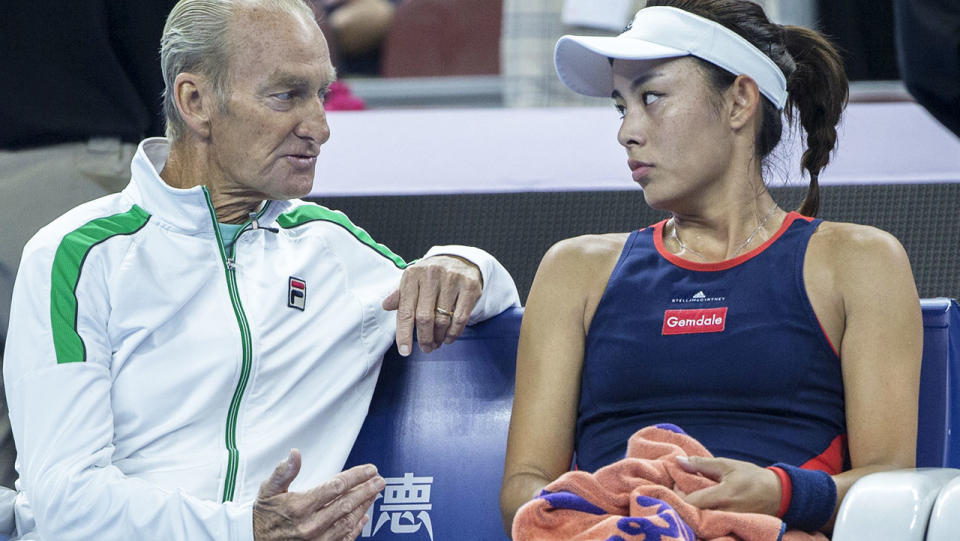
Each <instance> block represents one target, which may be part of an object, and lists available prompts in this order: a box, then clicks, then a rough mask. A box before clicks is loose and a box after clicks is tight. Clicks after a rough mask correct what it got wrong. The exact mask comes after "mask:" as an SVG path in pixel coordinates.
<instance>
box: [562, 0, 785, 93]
mask: <svg viewBox="0 0 960 541" xmlns="http://www.w3.org/2000/svg"><path fill="white" fill-rule="evenodd" d="M687 55H693V56H696V57H697V58H701V59H703V60H706V61H707V62H710V63H711V64H714V65H716V66H718V67H720V68H723V69H725V70H727V71H728V72H730V73H732V74H734V75H746V76H748V77H750V78H751V79H753V80H754V81H756V83H757V86H758V87H759V88H760V92H761V93H762V94H763V95H764V96H766V97H767V98H768V99H769V100H770V101H771V102H773V104H774V105H776V106H777V109H783V106H784V105H785V104H786V103H787V79H786V77H784V75H783V72H782V71H781V70H780V68H778V67H777V65H776V64H775V63H774V62H773V60H771V59H770V57H769V56H767V55H765V54H763V53H762V52H760V49H757V48H756V47H754V46H753V45H752V44H751V43H750V42H749V41H747V40H746V39H744V38H742V37H741V36H740V35H739V34H737V33H736V32H734V31H732V30H730V29H728V28H726V27H725V26H723V25H721V24H719V23H715V22H713V21H711V20H709V19H704V18H703V17H700V16H697V15H694V14H692V13H690V12H687V11H684V10H682V9H677V8H672V7H666V6H653V7H648V8H644V9H641V10H640V11H638V12H637V14H636V16H634V18H633V23H632V26H631V27H630V28H629V29H628V30H627V31H626V32H624V33H622V34H620V35H619V36H617V37H598V36H563V37H562V38H560V41H558V42H557V47H556V49H555V50H554V59H553V61H554V65H555V66H556V68H557V75H558V76H559V77H560V80H561V81H563V84H565V85H567V87H568V88H570V90H573V91H574V92H577V93H579V94H585V95H587V96H598V97H605V96H610V95H611V94H612V93H613V68H612V67H611V66H610V61H609V60H608V59H610V58H618V59H623V60H654V59H659V58H675V57H679V56H687Z"/></svg>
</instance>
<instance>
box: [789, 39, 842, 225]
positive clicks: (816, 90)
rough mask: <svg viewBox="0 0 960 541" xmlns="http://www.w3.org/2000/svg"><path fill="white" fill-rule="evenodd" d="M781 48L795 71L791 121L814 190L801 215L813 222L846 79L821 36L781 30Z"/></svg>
mask: <svg viewBox="0 0 960 541" xmlns="http://www.w3.org/2000/svg"><path fill="white" fill-rule="evenodd" d="M782 28H783V44H784V46H785V47H786V49H787V52H788V53H789V54H790V56H791V57H793V61H794V63H795V64H796V69H795V70H794V71H793V73H791V74H789V76H788V78H787V93H788V97H787V105H786V107H785V109H784V112H785V113H786V116H787V120H788V121H789V122H790V123H791V124H793V121H794V118H795V115H798V116H799V120H800V125H801V126H802V127H803V131H804V132H805V133H806V134H807V148H806V150H804V152H803V157H802V158H801V160H800V165H801V167H802V168H803V169H806V170H807V173H808V174H809V175H810V186H809V187H808V188H807V194H806V196H805V197H804V198H803V202H802V203H801V204H800V208H799V209H798V211H799V212H800V214H803V215H804V216H810V217H815V216H816V215H817V212H818V211H819V210H820V182H819V177H820V171H822V170H823V168H824V167H825V166H826V165H827V162H829V161H830V152H831V151H832V150H833V148H834V146H835V145H836V144H837V123H838V122H839V121H840V115H841V113H842V112H843V108H844V107H845V106H846V104H847V96H848V94H849V90H848V86H847V76H846V73H845V72H844V70H843V61H842V60H841V59H840V55H839V53H837V50H836V49H835V48H834V47H833V45H831V44H830V42H829V41H827V40H826V39H825V38H824V37H823V36H822V35H820V34H819V33H817V32H815V31H813V30H809V29H807V28H803V27H800V26H783V27H782Z"/></svg>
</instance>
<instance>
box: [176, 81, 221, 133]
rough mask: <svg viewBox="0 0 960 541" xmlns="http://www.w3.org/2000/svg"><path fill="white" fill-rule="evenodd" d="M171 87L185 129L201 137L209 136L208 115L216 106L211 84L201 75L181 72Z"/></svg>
mask: <svg viewBox="0 0 960 541" xmlns="http://www.w3.org/2000/svg"><path fill="white" fill-rule="evenodd" d="M173 88H174V92H175V94H174V96H175V100H174V101H175V102H176V104H177V109H178V110H179V111H180V116H181V117H182V118H183V122H184V124H186V125H187V130H188V131H190V132H192V133H193V134H194V135H196V136H198V137H200V138H202V139H206V138H208V137H210V115H211V113H212V111H213V108H214V107H215V106H216V96H215V95H214V93H213V86H212V85H210V84H209V83H208V82H207V80H206V78H205V77H204V76H202V75H199V74H196V73H189V72H183V73H180V74H178V75H177V78H176V79H175V80H174V83H173Z"/></svg>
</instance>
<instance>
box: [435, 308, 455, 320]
mask: <svg viewBox="0 0 960 541" xmlns="http://www.w3.org/2000/svg"><path fill="white" fill-rule="evenodd" d="M437 314H438V315H441V316H447V317H449V318H450V319H453V312H452V311H451V310H444V309H443V308H440V307H439V306H438V307H437Z"/></svg>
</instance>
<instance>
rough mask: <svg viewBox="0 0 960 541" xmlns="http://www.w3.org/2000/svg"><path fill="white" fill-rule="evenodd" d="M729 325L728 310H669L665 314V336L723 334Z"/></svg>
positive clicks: (663, 330) (663, 331)
mask: <svg viewBox="0 0 960 541" xmlns="http://www.w3.org/2000/svg"><path fill="white" fill-rule="evenodd" d="M726 325H727V308H726V307H723V308H705V309H702V310H667V311H665V312H664V313H663V329H662V331H661V332H662V334H663V335H665V336H666V335H671V334H698V333H708V332H722V331H723V329H724V328H725V327H726Z"/></svg>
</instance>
